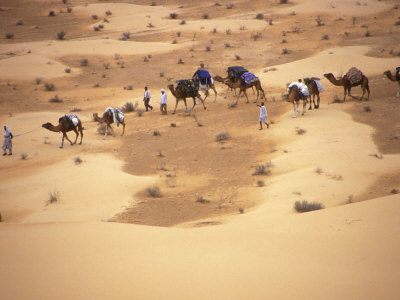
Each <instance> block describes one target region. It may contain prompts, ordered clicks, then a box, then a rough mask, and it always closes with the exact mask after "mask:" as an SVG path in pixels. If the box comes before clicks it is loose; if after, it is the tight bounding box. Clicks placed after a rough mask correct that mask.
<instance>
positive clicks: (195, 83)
mask: <svg viewBox="0 0 400 300" xmlns="http://www.w3.org/2000/svg"><path fill="white" fill-rule="evenodd" d="M210 80H211V82H210V83H207V85H206V88H204V89H201V90H202V91H204V94H205V95H206V97H205V98H204V101H206V99H207V97H208V95H210V92H209V90H210V89H212V90H213V91H214V102H217V90H216V89H215V85H214V82H213V80H212V79H211V78H210ZM193 82H194V85H195V86H196V88H197V90H198V91H200V80H199V78H198V77H197V76H194V77H193Z"/></svg>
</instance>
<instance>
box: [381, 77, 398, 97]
mask: <svg viewBox="0 0 400 300" xmlns="http://www.w3.org/2000/svg"><path fill="white" fill-rule="evenodd" d="M383 74H384V75H386V77H387V78H389V79H390V80H391V81H394V82H396V81H397V83H398V84H399V88H398V89H397V93H396V97H400V76H395V75H393V74H392V72H390V71H389V70H387V71H385V72H383Z"/></svg>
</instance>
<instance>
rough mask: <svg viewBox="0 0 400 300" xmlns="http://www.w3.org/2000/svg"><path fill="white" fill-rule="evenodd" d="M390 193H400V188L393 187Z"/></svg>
mask: <svg viewBox="0 0 400 300" xmlns="http://www.w3.org/2000/svg"><path fill="white" fill-rule="evenodd" d="M390 193H391V194H398V193H400V192H399V190H398V189H392V190H391V191H390Z"/></svg>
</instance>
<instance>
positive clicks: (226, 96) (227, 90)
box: [225, 86, 236, 99]
mask: <svg viewBox="0 0 400 300" xmlns="http://www.w3.org/2000/svg"><path fill="white" fill-rule="evenodd" d="M228 92H229V86H228V87H227V89H226V94H225V99H226V98H228ZM235 96H236V95H235Z"/></svg>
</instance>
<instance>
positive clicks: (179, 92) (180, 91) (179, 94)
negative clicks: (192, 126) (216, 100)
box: [168, 84, 207, 114]
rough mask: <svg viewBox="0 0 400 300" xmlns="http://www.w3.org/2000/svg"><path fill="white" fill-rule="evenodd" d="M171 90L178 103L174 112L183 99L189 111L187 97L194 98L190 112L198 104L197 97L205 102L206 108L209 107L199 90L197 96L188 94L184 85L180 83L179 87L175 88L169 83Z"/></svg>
mask: <svg viewBox="0 0 400 300" xmlns="http://www.w3.org/2000/svg"><path fill="white" fill-rule="evenodd" d="M168 88H169V90H170V91H171V93H172V95H174V97H175V98H176V103H175V109H174V112H173V114H174V113H176V108H177V107H178V103H179V100H183V102H184V103H185V107H186V111H187V103H186V98H192V99H193V107H192V109H191V110H190V112H192V111H193V109H194V107H195V106H196V98H198V99H200V101H201V103H203V107H204V109H207V108H206V106H205V105H204V100H203V99H202V98H201V96H200V94H199V92H198V91H197V92H196V93H197V94H196V95H195V96H191V95H188V94H187V92H186V90H185V89H184V87H183V86H182V85H178V87H177V88H176V89H175V88H174V86H173V85H172V84H169V85H168Z"/></svg>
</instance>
